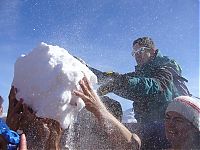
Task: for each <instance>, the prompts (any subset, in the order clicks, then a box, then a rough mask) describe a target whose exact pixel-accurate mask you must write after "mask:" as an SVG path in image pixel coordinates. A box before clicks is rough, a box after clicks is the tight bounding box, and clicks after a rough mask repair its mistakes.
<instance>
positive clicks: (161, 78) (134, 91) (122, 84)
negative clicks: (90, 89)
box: [98, 68, 173, 100]
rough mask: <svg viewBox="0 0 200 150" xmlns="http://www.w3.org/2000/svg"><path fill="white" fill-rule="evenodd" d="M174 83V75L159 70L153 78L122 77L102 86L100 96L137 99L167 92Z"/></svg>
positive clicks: (162, 69)
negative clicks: (111, 94) (112, 94)
mask: <svg viewBox="0 0 200 150" xmlns="http://www.w3.org/2000/svg"><path fill="white" fill-rule="evenodd" d="M172 82H173V77H172V74H171V73H170V72H169V71H168V70H166V69H164V68H161V69H158V70H156V71H155V72H154V74H153V75H152V77H151V78H147V77H134V76H126V75H120V76H119V77H118V78H116V79H115V80H114V81H110V82H108V83H107V84H105V85H102V86H100V87H99V89H98V93H99V95H105V94H107V93H109V92H113V93H115V94H116V95H118V96H121V97H124V98H127V99H131V100H133V98H135V97H143V96H147V95H148V96H151V95H154V94H158V93H161V92H164V91H165V90H167V89H168V88H169V87H170V86H171V85H172Z"/></svg>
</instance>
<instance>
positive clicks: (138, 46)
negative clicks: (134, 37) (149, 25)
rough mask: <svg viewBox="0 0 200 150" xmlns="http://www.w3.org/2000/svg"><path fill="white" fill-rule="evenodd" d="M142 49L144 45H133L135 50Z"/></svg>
mask: <svg viewBox="0 0 200 150" xmlns="http://www.w3.org/2000/svg"><path fill="white" fill-rule="evenodd" d="M140 47H143V46H142V45H139V44H138V43H136V44H135V45H133V49H138V48H140Z"/></svg>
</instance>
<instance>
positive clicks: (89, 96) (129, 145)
mask: <svg viewBox="0 0 200 150" xmlns="http://www.w3.org/2000/svg"><path fill="white" fill-rule="evenodd" d="M79 84H80V86H81V88H82V91H74V93H75V95H76V96H78V97H80V98H82V100H83V101H84V102H85V105H86V109H87V110H88V111H90V112H92V113H93V114H94V115H95V116H96V118H97V120H98V122H99V124H100V126H101V127H102V129H103V130H104V131H105V132H106V133H107V135H108V136H109V137H110V139H111V141H112V142H113V144H114V145H115V146H116V147H118V148H119V147H122V148H123V149H124V148H126V149H139V147H140V145H141V141H140V138H139V137H138V136H137V135H136V134H132V133H131V132H130V131H129V130H128V129H127V128H126V127H125V126H124V125H123V124H121V123H120V122H119V121H118V120H117V119H116V118H115V117H114V116H113V115H112V114H111V113H110V112H109V111H108V110H107V109H106V107H105V106H104V104H103V103H102V102H101V100H100V98H99V97H98V96H97V94H96V93H95V92H94V91H93V90H92V88H91V86H90V85H89V82H88V80H87V78H86V77H84V78H83V79H82V80H81V81H80V82H79Z"/></svg>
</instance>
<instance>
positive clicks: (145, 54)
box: [132, 37, 156, 66]
mask: <svg viewBox="0 0 200 150" xmlns="http://www.w3.org/2000/svg"><path fill="white" fill-rule="evenodd" d="M155 51H156V48H155V45H154V42H153V40H152V39H151V38H149V37H142V38H138V39H136V40H135V41H133V50H132V56H134V57H135V60H136V62H137V64H138V65H139V66H141V65H143V64H145V63H147V62H148V61H149V60H150V59H152V58H153V56H154V55H155Z"/></svg>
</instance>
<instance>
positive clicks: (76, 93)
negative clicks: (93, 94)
mask: <svg viewBox="0 0 200 150" xmlns="http://www.w3.org/2000/svg"><path fill="white" fill-rule="evenodd" d="M74 94H75V95H76V96H78V97H80V98H81V99H82V100H83V101H84V103H86V102H87V101H88V97H87V96H86V95H85V94H84V93H82V92H80V91H74Z"/></svg>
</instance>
